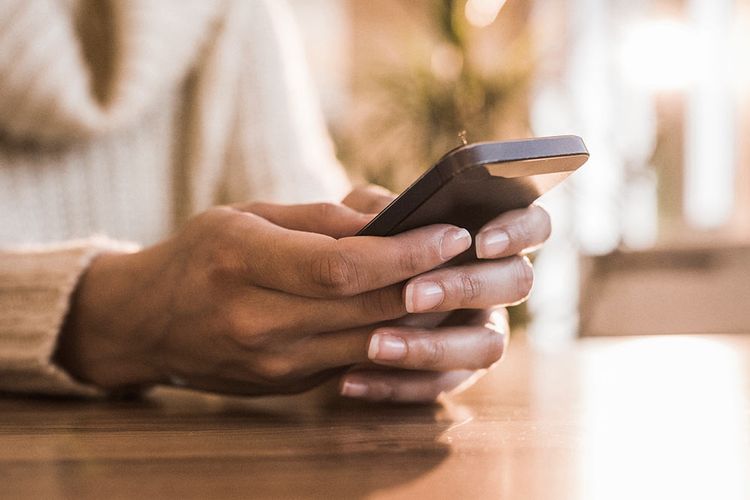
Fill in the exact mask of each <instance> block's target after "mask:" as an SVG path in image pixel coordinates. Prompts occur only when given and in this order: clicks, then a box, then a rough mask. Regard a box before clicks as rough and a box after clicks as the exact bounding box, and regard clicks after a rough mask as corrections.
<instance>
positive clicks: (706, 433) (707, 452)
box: [580, 337, 750, 500]
mask: <svg viewBox="0 0 750 500" xmlns="http://www.w3.org/2000/svg"><path fill="white" fill-rule="evenodd" d="M740 367H741V364H740V361H739V358H738V353H736V352H733V351H732V350H731V349H730V348H728V347H726V346H724V345H722V344H720V343H719V342H713V341H711V340H707V339H702V338H691V337H654V338H641V339H635V340H632V341H626V342H624V343H620V344H617V345H615V346H613V347H611V348H610V349H609V350H608V351H597V353H596V356H595V357H591V358H589V359H587V360H586V362H585V363H584V366H583V368H584V374H583V376H582V380H585V381H586V382H587V385H586V386H585V387H584V388H583V389H584V393H583V401H584V420H583V422H582V423H581V424H582V425H583V426H584V427H585V428H586V433H585V441H584V442H583V443H582V446H583V454H582V463H581V464H580V467H581V468H580V470H581V474H582V475H583V477H582V481H581V483H582V485H583V486H584V491H583V492H582V493H583V494H582V495H581V496H580V498H591V499H598V498H607V499H627V500H631V499H634V498H639V499H644V498H659V499H662V498H680V499H682V500H686V499H692V498H695V499H703V498H722V499H741V498H747V495H748V493H750V491H748V477H747V471H745V470H743V468H744V464H746V463H747V456H746V453H747V449H746V446H747V439H748V436H747V433H746V430H745V429H746V412H745V409H744V405H743V394H744V391H745V389H744V388H743V387H742V385H741V384H742V380H743V378H742V372H741V368H740ZM631 478H637V480H632V481H631Z"/></svg>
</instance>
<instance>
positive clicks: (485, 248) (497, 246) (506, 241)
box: [477, 229, 510, 259]
mask: <svg viewBox="0 0 750 500" xmlns="http://www.w3.org/2000/svg"><path fill="white" fill-rule="evenodd" d="M508 245H510V237H509V236H508V233H506V232H505V231H503V230H502V229H489V230H487V231H484V232H481V233H479V234H478V235H477V257H479V258H480V259H491V258H493V257H498V256H500V255H502V253H503V252H504V251H505V250H506V249H507V248H508Z"/></svg>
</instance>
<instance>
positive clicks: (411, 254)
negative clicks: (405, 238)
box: [398, 245, 425, 276]
mask: <svg viewBox="0 0 750 500" xmlns="http://www.w3.org/2000/svg"><path fill="white" fill-rule="evenodd" d="M424 255H425V252H424V249H423V248H420V247H419V246H417V245H409V246H407V247H406V249H405V252H404V253H403V254H401V255H400V256H399V259H398V266H399V269H400V270H401V271H402V272H403V273H405V274H407V275H409V276H412V275H414V274H416V273H417V272H418V271H420V269H421V267H422V266H421V264H422V259H423V256H424Z"/></svg>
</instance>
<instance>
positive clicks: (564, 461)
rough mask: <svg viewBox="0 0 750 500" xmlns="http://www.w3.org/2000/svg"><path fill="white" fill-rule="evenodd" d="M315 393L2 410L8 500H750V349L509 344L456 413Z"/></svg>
mask: <svg viewBox="0 0 750 500" xmlns="http://www.w3.org/2000/svg"><path fill="white" fill-rule="evenodd" d="M516 340H517V339H516ZM514 342H515V341H514ZM320 395H321V392H320V391H319V392H318V394H317V395H315V394H312V395H307V396H304V397H297V398H282V399H264V400H243V399H238V398H223V397H217V396H206V395H199V394H194V393H190V392H187V391H177V390H159V391H156V392H154V393H153V394H152V395H151V396H150V397H149V398H147V399H145V400H141V401H131V402H106V403H105V402H100V403H91V402H75V401H55V400H39V399H37V400H34V399H9V398H5V399H0V498H39V499H49V498H170V497H171V498H251V497H258V498H269V497H320V498H338V497H340V498H360V497H375V498H409V499H412V498H501V499H508V498H512V499H515V498H522V499H527V498H532V499H533V498H545V499H546V498H551V499H565V498H575V499H589V498H591V499H617V498H622V499H628V500H630V499H643V498H658V499H687V498H711V499H718V498H722V499H727V498H729V499H733V498H737V499H740V498H749V497H750V484H749V483H750V480H749V476H750V442H749V436H750V335H736V336H713V335H712V336H679V337H677V336H674V337H648V338H646V337H640V338H627V339H603V338H596V339H594V338H592V339H585V340H579V341H575V342H573V343H571V344H568V345H562V346H558V347H554V348H551V347H548V348H545V349H539V348H531V347H529V346H528V345H527V344H526V343H525V342H523V341H522V342H515V343H514V344H513V345H512V346H511V351H510V353H509V356H508V357H507V358H506V360H505V361H504V362H503V363H501V365H500V366H498V367H497V369H496V370H494V371H493V372H492V373H491V374H490V375H489V376H488V377H486V378H485V379H484V380H483V381H482V382H480V383H479V384H478V385H477V386H475V387H474V388H473V389H471V390H470V391H468V392H467V393H465V394H464V395H462V396H461V397H457V398H454V399H453V400H451V401H449V402H448V403H447V404H446V405H445V406H444V407H431V408H419V407H378V406H366V405H360V404H345V403H340V402H339V403H335V402H331V401H330V400H329V401H328V402H327V403H317V404H316V403H315V402H314V398H315V397H317V398H320ZM323 399H325V398H323Z"/></svg>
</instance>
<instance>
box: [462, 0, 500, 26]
mask: <svg viewBox="0 0 750 500" xmlns="http://www.w3.org/2000/svg"><path fill="white" fill-rule="evenodd" d="M503 5H505V0H469V1H468V2H466V9H465V12H466V19H467V20H468V21H469V23H471V24H472V25H474V26H476V27H478V28H484V27H485V26H489V25H490V24H492V23H493V22H494V21H495V19H496V18H497V15H498V13H499V12H500V9H502V8H503Z"/></svg>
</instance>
